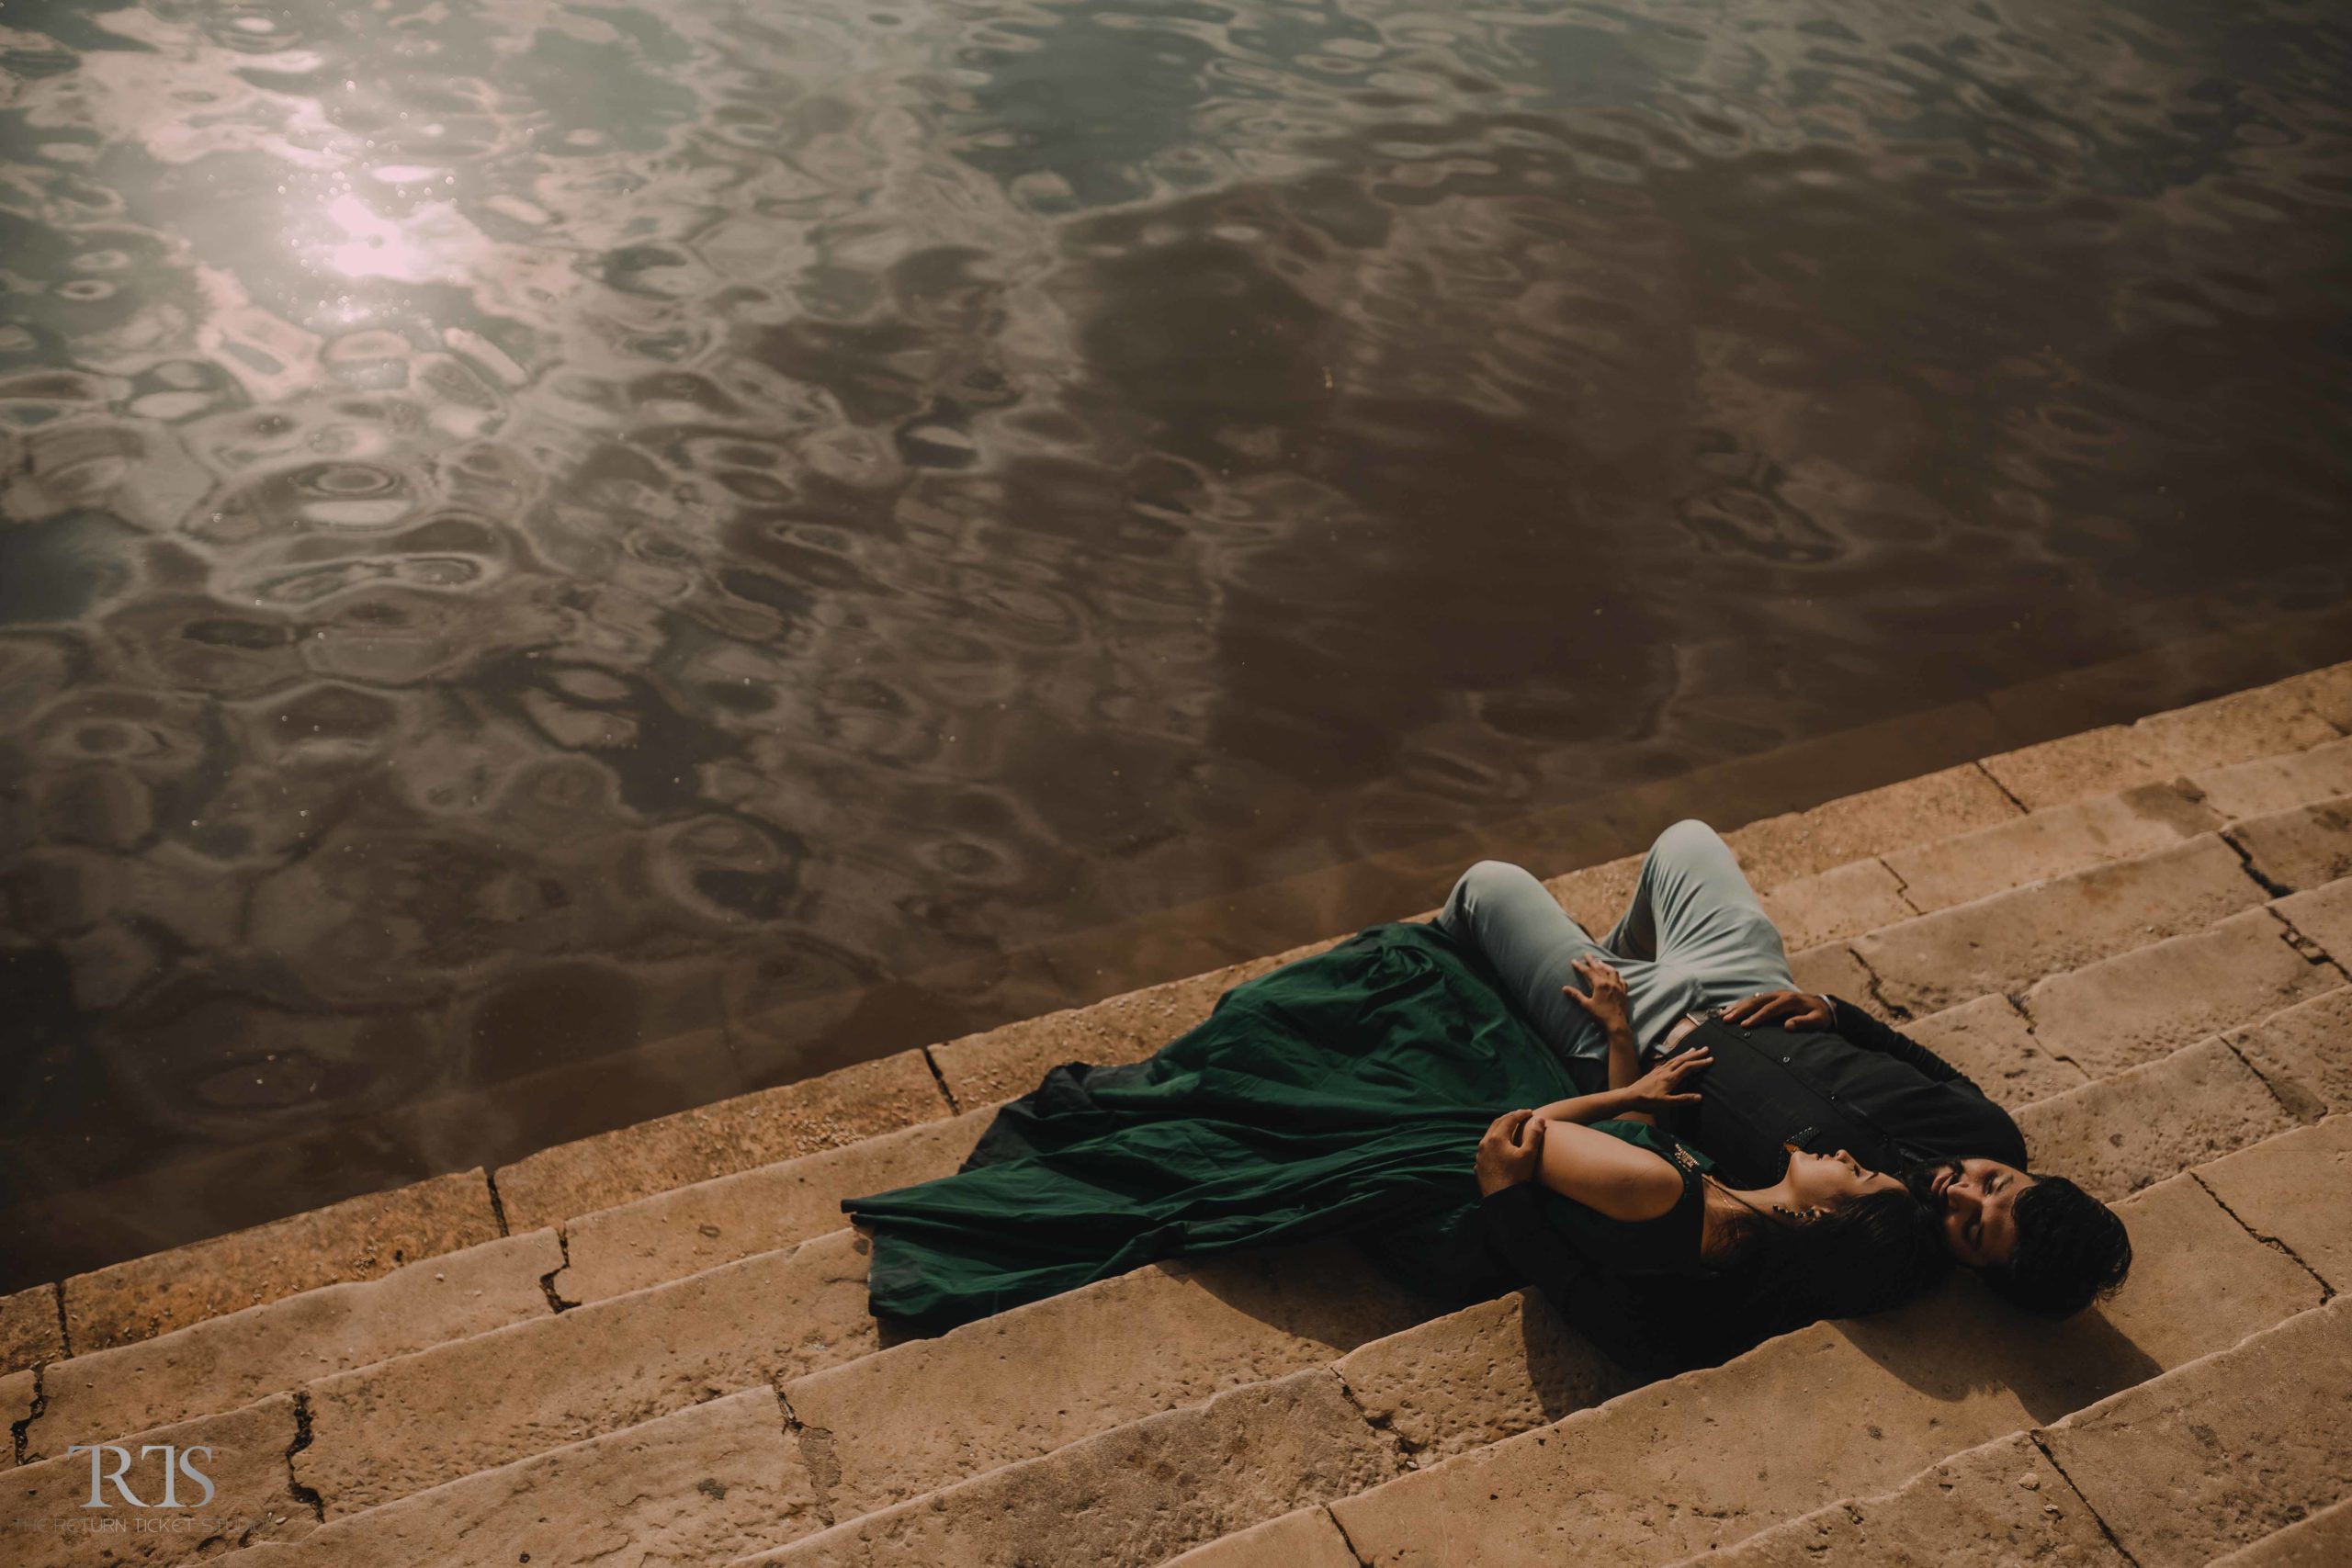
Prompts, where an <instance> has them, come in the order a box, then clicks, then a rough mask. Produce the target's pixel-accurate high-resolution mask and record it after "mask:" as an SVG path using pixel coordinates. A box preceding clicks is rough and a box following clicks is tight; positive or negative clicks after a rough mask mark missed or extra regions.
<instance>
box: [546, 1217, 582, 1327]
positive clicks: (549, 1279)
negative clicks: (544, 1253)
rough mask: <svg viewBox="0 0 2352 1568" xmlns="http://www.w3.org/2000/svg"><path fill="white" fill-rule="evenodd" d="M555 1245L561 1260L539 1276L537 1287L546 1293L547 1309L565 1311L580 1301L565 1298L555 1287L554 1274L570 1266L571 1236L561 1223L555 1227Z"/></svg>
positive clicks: (558, 1311)
mask: <svg viewBox="0 0 2352 1568" xmlns="http://www.w3.org/2000/svg"><path fill="white" fill-rule="evenodd" d="M555 1246H556V1250H557V1251H558V1252H560V1253H561V1254H562V1255H563V1261H562V1262H560V1263H559V1264H557V1265H556V1266H555V1267H554V1268H552V1269H548V1271H547V1272H546V1273H544V1274H542V1275H540V1276H539V1289H540V1290H541V1291H542V1292H545V1293H546V1295H547V1298H548V1311H550V1312H554V1313H567V1312H570V1311H571V1309H572V1308H574V1307H576V1306H578V1305H579V1304H580V1303H578V1302H574V1301H567V1300H565V1299H564V1298H563V1297H562V1296H561V1295H560V1294H559V1293H558V1292H557V1291H556V1288H555V1281H556V1276H557V1275H559V1274H561V1273H562V1272H564V1270H566V1269H570V1268H571V1234H570V1233H569V1232H568V1231H567V1230H566V1229H565V1228H564V1227H563V1226H561V1225H558V1226H556V1227H555Z"/></svg>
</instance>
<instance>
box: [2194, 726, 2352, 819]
mask: <svg viewBox="0 0 2352 1568" xmlns="http://www.w3.org/2000/svg"><path fill="white" fill-rule="evenodd" d="M2188 782H2189V784H2191V785H2192V786H2193V787H2194V788H2195V789H2196V790H2197V792H2198V793H2199V795H2202V796H2203V797H2204V801H2205V804H2206V805H2207V806H2209V807H2212V808H2213V810H2215V811H2217V812H2219V813H2220V814H2221V815H2222V816H2223V817H2229V818H2239V817H2260V816H2263V815H2264V814H2266V813H2267V812H2272V811H2285V810H2288V809H2290V807H2297V806H2302V805H2305V804H2307V803H2309V802H2311V801H2314V800H2326V799H2328V798H2330V797H2332V796H2335V795H2352V740H2333V741H2330V742H2328V743H2327V744H2326V745H2324V746H2314V747H2312V749H2311V750H2308V751H2290V752H2289V753H2288V754H2287V755H2285V756H2283V757H2257V758H2256V759H2255V760H2254V761H2250V762H2234V763H2232V764H2231V765H2230V766H2228V767H2226V768H2206V769H2202V770H2200V771H2199V772H2197V773H2190V774H2189V775H2188Z"/></svg>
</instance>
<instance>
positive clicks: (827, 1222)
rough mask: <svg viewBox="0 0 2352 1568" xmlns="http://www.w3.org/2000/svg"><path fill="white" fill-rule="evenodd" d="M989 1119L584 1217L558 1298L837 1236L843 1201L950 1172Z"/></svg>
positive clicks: (872, 1141)
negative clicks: (831, 1234) (823, 1237)
mask: <svg viewBox="0 0 2352 1568" xmlns="http://www.w3.org/2000/svg"><path fill="white" fill-rule="evenodd" d="M995 1114H996V1111H995V1108H994V1107H992V1106H991V1107H985V1108H983V1109H981V1110H978V1111H967V1112H965V1113H964V1114H963V1115H962V1116H956V1117H950V1118H948V1119H947V1120H945V1121H941V1122H921V1123H919V1124H917V1125H915V1126H912V1127H908V1128H905V1129H903V1130H901V1131H899V1132H896V1133H880V1134H876V1135H875V1136H873V1137H870V1138H867V1139H865V1140H863V1141H862V1142H859V1143H854V1144H852V1145H849V1146H848V1147H846V1148H840V1149H825V1150H822V1151H820V1152H819V1153H817V1154H813V1155H803V1156H801V1157H799V1158H798V1159H793V1160H784V1161H781V1162H779V1163H777V1164H775V1165H763V1166H761V1167H758V1168H755V1169H752V1170H742V1171H737V1172H736V1173H735V1174H733V1175H732V1176H720V1177H714V1178H712V1179H710V1180H708V1181H698V1182H695V1184H694V1185H693V1186H691V1187H680V1188H675V1189H673V1190H670V1191H667V1192H657V1193H655V1194H653V1195H652V1196H651V1197H650V1198H640V1199H639V1200H638V1201H636V1202H633V1203H624V1204H622V1205H621V1206H620V1207H618V1208H616V1209H602V1210H599V1211H597V1212H596V1213H593V1214H583V1215H582V1216H580V1217H579V1218H577V1219H575V1220H573V1221H572V1222H571V1224H568V1225H567V1226H565V1227H564V1240H565V1247H566V1250H567V1251H568V1252H569V1253H570V1255H571V1266H570V1267H569V1268H567V1269H564V1270H563V1272H561V1273H560V1274H558V1275H557V1276H556V1279H555V1289H556V1294H557V1295H558V1296H560V1298H562V1299H563V1300H564V1301H566V1302H570V1303H575V1304H577V1303H586V1302H600V1301H604V1300H605V1299H606V1298H608V1297H611V1296H617V1295H620V1294H623V1293H624V1292H629V1291H637V1290H642V1289H644V1288H645V1287H646V1286H648V1285H658V1284H660V1283H662V1281H663V1280H683V1279H684V1278H685V1277H686V1276H687V1275H689V1274H695V1273H699V1272H701V1271H702V1270H703V1269H715V1268H717V1267H718V1266H719V1265H720V1264H722V1263H732V1262H734V1261H735V1260H736V1259H737V1258H750V1257H752V1256H754V1255H756V1254H758V1253H763V1252H774V1251H775V1250H776V1249H777V1248H778V1247H791V1246H793V1245H795V1244H797V1243H798V1242H803V1241H807V1240H809V1238H810V1237H812V1236H819V1235H826V1234H827V1233H829V1232H831V1231H837V1230H839V1229H841V1228H842V1225H843V1224H845V1223H846V1222H845V1221H844V1220H843V1218H842V1199H844V1198H854V1197H861V1196H863V1195H865V1194H866V1193H870V1192H883V1191H888V1190H890V1189H891V1188H894V1187H905V1186H910V1185H911V1184H913V1183H915V1182H918V1181H929V1180H931V1179H933V1178H934V1177H941V1176H947V1175H951V1174H953V1173H954V1171H955V1169H956V1167H957V1166H958V1165H960V1164H961V1163H962V1162H963V1159H964V1156H966V1155H968V1154H970V1153H971V1152H972V1145H974V1144H976V1143H978V1141H979V1136H980V1134H981V1133H983V1132H985V1131H986V1130H987V1128H988V1124H989V1120H990V1119H991V1118H992V1117H993V1116H995Z"/></svg>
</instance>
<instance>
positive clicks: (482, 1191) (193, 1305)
mask: <svg viewBox="0 0 2352 1568" xmlns="http://www.w3.org/2000/svg"><path fill="white" fill-rule="evenodd" d="M502 1234H503V1232H502V1230H501V1228H500V1226H499V1224H498V1215H497V1213H495V1211H494V1210H493V1209H492V1204H491V1201H490V1182H489V1178H488V1175H487V1173H486V1172H484V1171H483V1170H481V1168H479V1167H477V1168H474V1169H472V1170H469V1171H463V1172H460V1173H459V1174H458V1175H455V1176H437V1177H435V1178H434V1179H432V1180H430V1181H419V1182H415V1183H413V1184H412V1185H410V1186H407V1187H396V1188H394V1189H393V1190H390V1191H389V1192H370V1193H368V1194H366V1195H364V1196H362V1197H358V1198H351V1199H346V1200H345V1201H343V1202H340V1203H331V1204H329V1205H327V1206H326V1207H325V1208H322V1209H312V1210H310V1211H308V1212H307V1213H300V1214H291V1215H288V1217H287V1218H285V1219H282V1220H273V1221H271V1222H270V1223H269V1224H263V1225H254V1226H253V1227H252V1228H250V1229H247V1230H241V1231H232V1232H230V1233H229V1234H228V1235H217V1236H213V1237H211V1238H209V1240H205V1241H199V1242H192V1243H190V1244H189V1245H187V1246H186V1247H174V1248H172V1249H171V1250H170V1251H168V1252H157V1253H151V1254H149V1255H148V1256H147V1257H144V1258H130V1259H129V1260H128V1261H125V1262H122V1263H116V1264H111V1265H109V1266H108V1267H107V1268H104V1269H94V1270H92V1271H91V1272H89V1273H87V1274H76V1275H74V1276H73V1277H72V1278H70V1279H68V1280H66V1281H65V1283H64V1292H65V1332H66V1337H67V1343H68V1345H69V1347H70V1348H72V1349H73V1350H74V1351H76V1352H79V1353H81V1354H85V1355H86V1354H88V1353H89V1352H91V1351H93V1350H107V1349H111V1348H114V1347H115V1346H118V1345H130V1344H134V1343H136V1342H137V1341H139V1340H141V1339H152V1338H153V1337H155V1336H156V1335H158V1334H166V1333H169V1332H170V1331H171V1330H173V1329H175V1328H183V1327H186V1326H187V1325H189V1324H191V1323H197V1322H200V1321H202V1320H203V1319H205V1318H208V1317H218V1316H220V1314H223V1313H231V1312H236V1311H238V1310H240V1309H241V1308H243V1307H249V1306H254V1305H258V1304H260V1303H265V1302H273V1301H277V1300H280V1299H282V1298H284V1297H287V1296H291V1295H297V1294H300V1292H304V1291H311V1290H316V1289H317V1288H318V1287H320V1286H322V1285H332V1284H339V1283H344V1282H347V1281H355V1280H373V1279H378V1278H380V1277H381V1276H383V1275H385V1274H389V1273H390V1272H391V1271H392V1270H393V1269H398V1268H400V1267H401V1265H403V1264H405V1263H410V1262H413V1261H415V1260H416V1259H418V1258H429V1257H433V1256H435V1255H436V1254H439V1253H444V1252H455V1251H458V1249H459V1248H461V1247H479V1246H480V1245H481V1244H482V1243H483V1242H486V1241H494V1240H496V1239H497V1238H498V1237H499V1235H502Z"/></svg>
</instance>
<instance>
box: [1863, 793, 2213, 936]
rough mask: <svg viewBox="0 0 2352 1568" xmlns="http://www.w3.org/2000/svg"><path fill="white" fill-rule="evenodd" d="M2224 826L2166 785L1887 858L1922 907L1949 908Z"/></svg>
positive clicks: (2039, 813)
mask: <svg viewBox="0 0 2352 1568" xmlns="http://www.w3.org/2000/svg"><path fill="white" fill-rule="evenodd" d="M2221 825H2222V818H2221V817H2220V815H2219V814H2218V813H2216V812H2213V811H2211V810H2209V809H2207V808H2206V807H2202V806H2199V805H2198V804H2197V803H2196V802H2195V801H2192V800H2190V799H2189V798H2188V796H2186V795H2182V794H2181V793H2180V792H2179V791H2178V790H2177V789H2173V788H2170V787H2168V786H2166V785H2164V784H2143V785H2141V786H2140V787H2138V788H2136V789H2130V790H2125V791H2123V792H2122V793H2121V794H2120V795H2094V796H2093V797H2091V798H2090V799H2088V800H2082V801H2076V802H2075V803H2073V804H2071V805H2066V806H2056V807H2050V808H2048V809H2046V810H2041V811H2036V812H2033V813H2031V814H2030V815H2029V816H2024V817H2013V818H2009V819H2008V820H2007V821H2004V822H1998V823H1996V824H1995V825H1994V826H1992V827H1990V828H1985V829H1979V830H1977V831H1976V832H1973V833H1968V834H1964V835H1962V837H1960V838H1957V839H1944V840H1938V841H1936V842H1933V843H1924V844H1919V845H1917V846H1915V847H1913V848H1910V849H1904V850H1894V851H1892V852H1889V853H1888V854H1887V856H1886V863H1887V864H1888V865H1889V866H1890V867H1892V868H1893V869H1894V874H1895V875H1897V876H1898V877H1900V878H1902V883H1903V889H1904V895H1905V897H1907V898H1908V899H1909V900H1910V901H1911V902H1912V903H1913V904H1914V905H1916V906H1917V907H1918V908H1921V909H1925V910H1933V909H1948V908H1952V907H1953V906H1954V905H1957V904H1966V903H1970V902H1972V901H1973V900H1975V899H1978V898H1985V897H1991V896H1992V895H1993V894H1996V893H2006V892H2007V891H2008V890H2009V889H2010V888H2012V887H2023V886H2028V885H2029V884H2031V883H2036V882H2043V881H2047V880H2048V879H2049V878H2051V877H2053V876H2064V875H2065V874H2067V873H2069V872H2075V871H2082V870H2085V869H2086V868H2088V867H2090V866H2094V865H2103V864H2105V863H2108V862H2109V861H2118V860H2129V859H2131V857H2133V856H2135V855H2143V854H2148V853H2151V852H2154V851H2157V850H2161V849H2166V848H2169V847H2170V846H2172V845H2174V844H2177V843H2179V842H2181V841H2182V840H2185V839H2193V838H2195V837H2196V836H2197V835H2198V834H2199V833H2203V832H2209V831H2211V830H2212V829H2215V828H2218V827H2220V826H2221Z"/></svg>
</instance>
